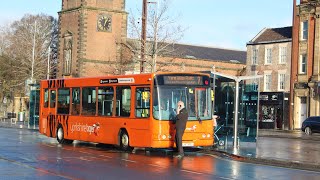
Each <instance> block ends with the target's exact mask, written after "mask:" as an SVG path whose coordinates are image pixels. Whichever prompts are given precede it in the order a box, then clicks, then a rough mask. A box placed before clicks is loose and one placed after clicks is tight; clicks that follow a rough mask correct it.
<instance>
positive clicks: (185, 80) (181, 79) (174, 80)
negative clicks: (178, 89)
mask: <svg viewBox="0 0 320 180" xmlns="http://www.w3.org/2000/svg"><path fill="white" fill-rule="evenodd" d="M163 82H164V84H167V85H174V84H185V85H204V83H203V77H202V76H164V77H163Z"/></svg>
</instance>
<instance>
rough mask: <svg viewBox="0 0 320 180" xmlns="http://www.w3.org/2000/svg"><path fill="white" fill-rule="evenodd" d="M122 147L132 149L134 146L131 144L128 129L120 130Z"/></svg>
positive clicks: (126, 149) (122, 148)
mask: <svg viewBox="0 0 320 180" xmlns="http://www.w3.org/2000/svg"><path fill="white" fill-rule="evenodd" d="M120 148H121V150H123V151H131V150H132V148H131V147H130V145H129V135H128V133H127V131H125V130H121V132H120Z"/></svg>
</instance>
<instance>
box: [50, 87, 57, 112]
mask: <svg viewBox="0 0 320 180" xmlns="http://www.w3.org/2000/svg"><path fill="white" fill-rule="evenodd" d="M55 107H56V91H55V90H51V91H50V108H55Z"/></svg>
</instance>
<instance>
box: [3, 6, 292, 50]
mask: <svg viewBox="0 0 320 180" xmlns="http://www.w3.org/2000/svg"><path fill="white" fill-rule="evenodd" d="M61 3H62V0H10V1H6V2H5V3H2V4H1V6H0V26H5V25H6V24H8V23H10V22H12V21H13V20H18V19H20V18H21V17H22V16H23V15H24V14H26V13H29V14H39V13H44V14H48V15H52V16H55V17H58V15H57V12H58V11H60V10H61ZM141 7H142V0H126V10H127V11H128V12H130V11H131V10H132V11H135V10H136V9H141ZM170 14H172V15H173V16H174V17H176V16H178V17H179V19H178V20H177V23H179V24H180V25H182V26H183V27H186V28H187V31H186V32H185V34H184V37H183V39H182V40H181V43H186V44H193V45H202V46H210V47H223V48H228V49H240V50H245V49H246V43H247V42H248V41H249V40H251V39H252V38H253V37H254V36H255V35H256V34H257V33H259V31H261V30H262V29H263V28H265V27H284V26H291V25H292V0H229V1H221V0H197V1H195V0H194V1H191V0H172V3H171V9H170Z"/></svg>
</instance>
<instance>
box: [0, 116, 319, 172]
mask: <svg viewBox="0 0 320 180" xmlns="http://www.w3.org/2000/svg"><path fill="white" fill-rule="evenodd" d="M0 127H6V128H24V129H30V130H35V131H37V130H38V129H39V127H38V126H33V125H32V126H30V125H29V124H28V123H27V122H25V123H24V122H19V121H18V122H17V123H16V124H12V123H11V122H10V120H6V121H0ZM319 143H320V134H312V135H311V136H308V135H305V134H304V133H303V132H302V131H300V130H293V131H285V130H262V129H260V130H259V133H258V137H257V142H240V145H239V147H237V148H233V146H232V142H228V144H227V146H214V147H213V149H210V150H209V151H208V150H206V151H207V153H210V154H214V155H218V156H220V157H225V158H230V159H233V160H237V161H242V162H248V163H255V164H261V165H271V166H280V167H286V168H295V169H303V170H311V171H318V172H320V145H319Z"/></svg>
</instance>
